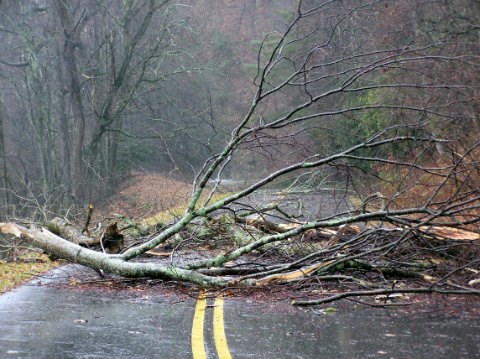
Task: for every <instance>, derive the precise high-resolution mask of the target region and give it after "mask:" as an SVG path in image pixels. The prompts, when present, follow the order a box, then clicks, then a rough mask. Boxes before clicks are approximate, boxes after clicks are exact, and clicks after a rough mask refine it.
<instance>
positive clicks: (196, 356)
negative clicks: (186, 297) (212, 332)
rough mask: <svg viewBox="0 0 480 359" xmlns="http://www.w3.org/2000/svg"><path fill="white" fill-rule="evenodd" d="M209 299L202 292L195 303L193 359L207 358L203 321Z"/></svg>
mask: <svg viewBox="0 0 480 359" xmlns="http://www.w3.org/2000/svg"><path fill="white" fill-rule="evenodd" d="M206 307H207V300H206V298H205V295H204V294H203V293H200V294H199V295H198V298H197V304H196V305H195V314H194V316H193V324H192V354H193V359H207V353H206V352H205V344H204V340H203V322H204V319H205V309H206Z"/></svg>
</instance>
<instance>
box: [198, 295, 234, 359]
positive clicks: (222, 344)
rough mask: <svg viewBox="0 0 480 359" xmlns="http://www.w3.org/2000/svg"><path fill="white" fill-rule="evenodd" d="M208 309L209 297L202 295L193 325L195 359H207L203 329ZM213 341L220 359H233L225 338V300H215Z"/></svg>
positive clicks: (220, 298)
mask: <svg viewBox="0 0 480 359" xmlns="http://www.w3.org/2000/svg"><path fill="white" fill-rule="evenodd" d="M206 309H207V297H206V296H205V294H204V293H200V294H199V295H198V298H197V304H196V305H195V314H194V316H193V325H192V354H193V359H207V353H206V351H205V340H204V337H203V329H204V322H205V311H206ZM213 339H214V341H215V348H216V350H217V354H218V359H232V356H231V355H230V351H229V350H228V345H227V338H226V337H225V325H224V322H223V298H222V297H221V296H219V297H217V298H216V299H215V303H214V307H213Z"/></svg>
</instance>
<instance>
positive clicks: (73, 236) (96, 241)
mask: <svg viewBox="0 0 480 359" xmlns="http://www.w3.org/2000/svg"><path fill="white" fill-rule="evenodd" d="M47 228H48V230H49V231H50V232H52V233H54V234H56V235H58V236H60V237H62V238H64V239H66V240H68V241H70V242H72V243H75V244H79V245H82V246H87V247H89V246H96V245H100V238H91V237H87V236H85V235H84V234H82V232H81V231H80V230H79V229H78V228H76V227H75V226H73V225H72V224H71V223H69V222H68V221H66V220H64V219H62V218H58V217H57V218H54V219H52V220H51V221H50V222H48V223H47Z"/></svg>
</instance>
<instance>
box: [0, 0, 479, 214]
mask: <svg viewBox="0 0 480 359" xmlns="http://www.w3.org/2000/svg"><path fill="white" fill-rule="evenodd" d="M303 3H304V4H303V6H304V7H305V8H308V7H311V8H313V7H315V6H320V7H321V6H323V5H322V4H326V5H327V4H330V5H331V6H329V7H328V8H327V10H326V11H324V12H322V13H319V14H318V15H315V16H311V17H310V18H309V19H308V21H307V24H306V25H305V24H303V25H298V26H297V27H296V28H295V29H293V31H291V33H290V34H289V36H297V37H298V36H302V34H303V35H304V36H305V37H304V40H305V41H302V42H298V43H297V42H295V41H292V42H291V43H290V44H289V47H288V48H287V49H286V50H285V51H286V52H285V53H286V54H289V53H290V54H292V57H291V66H293V67H295V66H297V65H296V62H298V63H299V64H300V63H302V61H304V62H303V63H304V64H308V63H309V62H308V61H310V60H311V61H312V62H313V61H317V62H321V63H322V64H323V65H322V67H318V68H316V69H315V71H316V75H315V76H317V80H315V81H314V82H312V87H311V88H307V86H306V85H305V84H303V85H301V84H299V85H298V86H295V85H293V86H290V87H289V88H288V89H282V90H281V91H279V92H278V93H277V94H278V96H275V97H274V96H272V97H271V99H269V100H268V101H264V102H263V103H262V104H261V105H260V106H258V107H257V108H256V110H255V111H256V116H257V117H256V118H257V120H256V121H258V123H259V124H260V125H261V124H262V122H267V123H268V122H269V121H272V119H274V118H276V117H278V116H282V115H283V114H285V113H288V109H289V108H291V107H295V106H298V104H299V103H301V101H302V99H303V98H305V97H308V96H315V95H314V93H321V92H322V91H327V92H328V91H329V90H330V89H332V88H335V86H337V84H338V83H341V82H342V81H344V75H345V74H348V69H349V68H357V69H358V68H360V67H361V66H362V62H364V63H365V64H367V63H368V64H369V65H368V66H370V67H371V68H369V69H368V71H369V72H370V73H369V76H363V74H362V77H361V78H360V76H359V77H357V78H354V80H352V81H355V88H354V89H350V91H343V92H342V93H338V94H335V93H332V94H331V96H322V97H321V98H320V100H318V101H315V103H314V105H313V106H311V107H309V108H307V109H305V110H304V112H303V113H301V112H299V113H300V114H302V115H304V116H309V113H313V112H315V111H317V112H318V111H321V112H322V113H323V114H327V113H330V114H331V115H328V116H323V117H322V118H321V121H319V120H318V118H315V117H312V119H311V120H307V121H304V122H303V123H302V126H301V127H298V128H295V127H293V128H292V127H289V128H288V129H287V130H285V131H284V132H282V130H281V129H280V130H278V129H277V130H278V131H277V132H276V134H275V135H274V134H273V133H269V131H268V129H267V130H266V131H264V132H263V133H262V136H261V138H259V139H258V138H257V139H255V141H252V142H251V143H250V144H249V145H248V146H247V145H245V146H243V147H241V148H240V150H239V151H237V153H235V154H236V156H235V158H233V159H232V160H231V161H230V162H229V163H228V165H227V166H225V168H224V169H223V172H222V174H223V176H224V177H225V178H231V179H236V180H247V179H252V177H257V176H258V177H260V176H264V175H267V174H268V173H269V172H272V171H275V170H276V169H278V168H282V167H284V166H288V165H289V164H290V163H295V162H296V161H298V160H299V159H301V158H304V157H308V156H309V155H312V154H314V153H315V154H318V153H320V154H322V155H324V156H329V155H331V154H333V153H336V152H339V151H343V150H345V149H347V148H349V147H351V146H352V145H354V144H356V143H359V142H362V141H365V140H366V139H368V138H370V137H371V136H373V135H375V134H377V133H379V132H381V131H382V130H384V129H390V130H391V129H392V128H394V127H395V126H402V128H403V130H402V131H403V132H401V131H399V133H400V132H401V133H409V134H414V135H415V136H423V135H425V136H427V135H428V136H429V137H431V138H438V139H443V138H445V139H446V140H445V141H438V142H436V143H435V144H434V145H433V146H432V143H429V144H428V145H425V146H418V144H415V145H412V146H410V144H409V143H408V142H400V143H392V144H390V145H388V146H383V147H382V148H381V149H375V150H373V149H368V148H367V149H364V150H362V151H363V152H362V153H361V154H362V156H364V157H369V156H381V157H382V158H386V159H392V161H393V159H395V161H397V162H402V161H405V162H409V163H422V164H428V165H431V166H436V165H446V164H449V163H454V162H455V161H456V158H457V156H458V153H463V152H465V151H466V152H467V154H468V156H472V161H476V153H477V152H478V151H477V150H476V148H475V144H476V143H477V142H478V140H479V138H480V122H479V121H480V120H479V117H478V113H479V104H480V97H479V94H478V83H479V78H478V76H479V75H478V74H479V73H480V72H479V71H478V65H479V62H478V55H479V44H480V27H479V26H480V22H479V20H480V3H479V2H478V1H475V0H454V1H441V0H417V1H412V0H396V1H372V2H364V1H358V2H355V1H353V2H352V1H342V0H339V1H333V2H332V1H314V0H309V1H304V2H303ZM352 4H355V5H356V9H355V11H350V10H349V9H350V8H351V6H352ZM297 6H298V1H296V0H275V1H272V0H256V1H254V0H241V1H228V0H198V1H193V0H185V1H182V2H172V1H168V0H165V1H161V0H139V1H135V0H123V1H117V0H28V1H1V2H0V44H1V46H2V51H1V52H0V54H1V55H0V88H1V92H0V161H1V165H0V174H1V175H0V177H1V188H0V189H1V191H0V203H1V206H0V214H1V216H2V218H11V217H17V218H18V217H33V218H34V219H37V220H38V219H39V220H46V219H48V217H49V216H50V215H53V213H62V214H71V213H74V212H75V211H71V212H70V210H72V209H74V208H75V207H77V206H78V207H84V206H85V205H86V204H87V203H90V202H94V203H95V204H97V203H102V202H104V201H106V200H107V199H108V198H109V196H111V195H113V194H115V193H116V192H117V191H118V188H119V186H120V185H121V184H122V182H123V181H125V180H126V179H128V178H129V177H130V176H131V175H132V173H135V172H138V171H146V172H152V171H156V172H162V173H165V174H168V175H169V176H172V177H175V178H179V179H182V180H185V181H187V182H189V181H192V180H193V179H194V177H195V176H196V175H197V174H198V173H199V171H200V170H201V168H202V166H203V163H204V162H205V160H206V159H208V158H209V157H210V156H212V155H213V154H215V153H217V152H218V151H220V150H221V149H222V147H223V146H224V143H225V142H226V141H227V140H228V137H229V135H230V133H231V132H232V130H233V129H234V128H235V126H236V124H237V123H238V122H239V121H240V120H241V119H242V118H243V116H244V115H245V112H246V111H248V108H249V106H250V105H251V101H252V98H253V96H254V93H255V91H256V86H258V83H257V82H256V79H258V75H259V72H258V69H259V68H260V67H261V66H262V64H263V63H265V61H267V59H268V54H269V52H271V51H273V50H274V49H275V46H276V44H277V43H278V41H279V40H280V39H281V36H280V33H283V32H284V31H285V30H286V28H287V24H288V22H289V21H290V20H291V19H292V18H293V17H294V16H295V14H296V11H297ZM362 7H365V11H362ZM312 25H315V26H314V27H316V29H315V31H316V34H317V33H318V34H321V35H315V37H314V38H309V37H308V32H309V31H312V29H311V27H312ZM322 27H324V28H325V31H322ZM323 36H324V38H321V37H323ZM287 40H288V38H287ZM315 41H319V42H320V43H322V46H318V51H315V52H309V53H308V54H307V52H305V53H303V52H302V51H304V48H306V47H305V46H309V44H313V42H315ZM260 49H261V52H260V53H259V50H260ZM395 51H397V53H395ZM387 53H388V56H387V55H385V54H387ZM294 54H295V56H294ZM362 54H365V55H362ZM379 54H383V55H385V57H384V59H383V60H382V61H379V62H375V61H376V60H375V56H376V55H379ZM396 55H398V56H399V58H401V57H402V56H403V57H405V56H408V61H406V60H405V61H403V60H401V59H400V60H399V59H398V58H396V57H395V56H396ZM302 56H303V57H302ZM305 56H309V57H310V58H308V59H307V60H305ZM415 57H417V58H418V60H415ZM299 59H301V60H302V61H300V60H299ZM412 59H413V60H412ZM452 60H455V61H452ZM389 61H390V62H389ZM372 64H373V67H372ZM375 65H377V67H375ZM289 66H290V65H288V64H279V66H276V67H275V71H272V72H271V73H270V74H269V76H270V77H269V79H268V81H269V84H270V85H271V86H272V88H275V86H276V84H277V83H279V82H280V81H281V79H282V78H284V77H285V76H288V72H289V70H290V67H289ZM329 73H331V74H336V75H335V76H334V75H328V74H329ZM320 79H321V80H322V81H319V80H320ZM347 85H348V84H347ZM309 111H310V112H309ZM305 124H306V125H305ZM420 124H421V125H420ZM392 126H393V127H392ZM405 129H407V130H405ZM470 148H471V150H469V149H470ZM469 163H471V162H469ZM411 171H412V166H410V167H408V168H402V167H400V168H398V166H393V165H392V163H389V162H388V160H386V161H381V162H380V163H379V162H374V161H359V160H358V159H357V158H355V156H352V157H351V158H348V159H346V160H345V161H344V162H342V163H341V164H335V165H332V166H331V168H330V169H328V170H326V169H322V170H321V171H318V172H315V171H313V172H309V173H304V175H302V176H300V177H299V178H297V180H298V181H299V183H308V184H310V185H312V186H319V185H320V184H324V183H325V182H326V181H328V182H330V181H333V182H342V183H344V184H346V183H348V185H349V186H351V188H354V189H356V190H357V191H358V192H360V193H364V194H365V193H368V192H369V191H371V188H373V187H375V185H376V187H375V188H376V189H375V191H376V190H379V189H381V190H382V191H383V192H385V193H387V194H389V195H392V194H395V193H398V191H399V188H400V187H399V185H398V184H399V183H401V188H403V189H404V190H405V192H407V190H406V189H409V188H412V187H411V186H412V183H410V181H412V179H411V176H410V177H408V176H407V173H411ZM465 171H466V172H458V173H459V175H460V176H461V175H462V173H463V175H465V176H467V174H468V181H463V180H462V179H461V178H459V181H463V182H464V183H466V185H467V186H469V188H472V189H473V188H478V178H479V176H478V166H473V169H472V168H466V169H465ZM475 172H477V173H475ZM414 180H415V181H417V180H419V178H418V177H415V178H414ZM421 180H423V184H424V185H428V184H432V183H431V181H432V179H431V178H429V177H428V175H426V176H424V177H423V178H422V179H421ZM380 181H383V182H382V183H381V185H380V187H378V186H379V183H380ZM463 182H462V183H463ZM424 189H425V187H422V189H421V190H418V189H417V190H416V192H415V191H413V192H412V193H410V194H409V195H408V196H407V195H405V196H403V197H402V198H397V200H398V201H399V202H401V201H407V202H411V201H413V200H414V199H415V198H416V197H417V196H419V195H421V194H422V193H423V190H424ZM389 191H390V192H391V193H389ZM419 191H420V192H419ZM39 209H41V210H39ZM35 217H36V218H35Z"/></svg>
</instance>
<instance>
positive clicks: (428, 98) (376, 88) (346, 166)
mask: <svg viewBox="0 0 480 359" xmlns="http://www.w3.org/2000/svg"><path fill="white" fill-rule="evenodd" d="M427 3H428V7H425V8H424V9H428V12H427V11H426V10H425V11H424V12H422V13H421V15H422V16H424V18H425V19H428V18H429V17H431V16H437V13H436V10H438V11H442V4H441V2H436V1H428V2H425V3H423V2H422V5H427ZM416 6H418V2H417V1H402V2H391V1H374V2H369V1H360V2H359V1H345V0H344V1H300V2H299V5H298V8H297V9H296V12H295V14H294V16H293V18H292V21H291V22H290V24H289V25H288V26H287V27H286V28H285V31H284V32H283V33H282V34H277V33H274V34H271V35H269V36H268V37H267V38H266V39H265V41H264V42H263V44H262V46H261V48H260V51H259V53H258V64H257V65H258V66H257V74H256V76H255V79H254V86H255V95H254V97H253V99H252V101H251V106H250V108H249V109H248V111H247V112H246V113H245V115H244V116H243V117H242V118H239V120H238V123H237V125H236V126H235V127H234V128H232V130H231V133H230V136H229V138H228V140H227V141H226V143H225V146H224V148H223V149H222V150H221V151H220V152H218V153H217V154H216V155H214V156H212V157H211V158H209V159H208V160H207V161H206V162H205V164H204V166H203V168H202V169H201V170H200V171H199V172H198V173H197V175H196V178H195V181H194V183H193V191H192V196H191V199H190V202H189V204H188V206H187V208H186V209H185V211H184V213H183V215H182V216H181V217H180V218H178V220H176V221H175V222H172V223H169V224H167V225H166V226H164V227H163V228H162V229H161V230H160V231H159V232H157V233H155V234H153V235H152V236H151V237H149V238H147V239H146V240H145V241H143V243H140V244H137V245H135V246H133V247H131V248H128V249H126V250H125V251H124V252H123V253H121V254H106V253H100V252H95V251H93V250H90V249H87V248H82V247H80V246H79V245H76V244H73V243H71V242H69V241H66V240H63V239H62V238H60V237H58V236H56V235H54V234H52V233H50V232H48V231H46V230H38V229H25V228H18V227H16V228H14V229H12V228H11V227H10V226H9V225H4V226H3V227H2V228H3V229H2V230H3V231H4V232H8V231H10V232H12V233H14V234H16V235H20V236H22V237H23V238H25V239H26V240H28V241H30V242H31V243H33V244H35V245H37V246H39V247H41V248H43V249H45V250H47V251H48V252H50V253H52V254H55V255H57V256H60V257H62V258H66V259H68V260H71V261H74V262H77V263H81V264H84V265H87V266H90V267H93V268H97V269H103V270H105V271H109V272H112V273H117V274H120V275H123V276H128V277H156V278H158V277H160V278H172V279H176V280H184V281H190V282H193V283H196V284H199V285H202V286H208V285H214V286H228V285H239V284H240V285H252V284H266V283H267V284H268V283H271V282H273V281H277V282H278V281H280V282H282V281H298V280H305V279H306V278H313V277H315V276H316V278H324V279H336V280H338V279H341V280H349V281H353V282H358V283H360V284H361V285H370V284H366V283H367V282H366V281H365V280H364V279H361V278H357V277H355V276H351V275H346V274H335V272H338V271H340V272H341V271H344V270H345V269H347V268H349V269H351V270H355V269H356V270H361V271H371V272H381V273H382V274H383V275H385V276H387V275H392V276H400V277H402V276H413V277H415V278H418V279H419V280H421V281H423V283H426V284H424V285H423V286H422V288H423V289H418V288H403V289H402V291H412V292H414V291H423V292H427V291H430V292H433V291H439V292H452V291H457V292H458V290H459V288H460V289H461V291H460V292H461V293H475V294H478V291H476V290H475V289H470V288H467V286H468V284H465V283H456V282H455V281H452V280H451V279H452V278H453V277H454V274H455V273H458V272H459V271H460V270H462V269H464V268H466V267H469V268H472V269H474V270H477V269H475V268H478V265H479V261H478V260H477V259H472V258H471V257H468V256H467V257H465V258H463V259H462V261H460V262H461V264H460V265H459V266H458V267H453V268H452V267H450V264H449V265H445V267H444V268H443V271H439V272H438V273H440V275H439V276H430V278H429V277H428V276H427V274H426V273H427V272H428V271H429V270H431V269H432V265H433V264H431V263H425V262H424V261H422V259H423V258H424V257H425V256H427V257H428V256H436V255H440V256H444V257H451V256H452V254H451V253H450V252H449V248H450V247H451V246H457V247H458V248H462V246H469V247H468V248H471V249H472V248H475V247H474V244H469V243H472V242H471V241H472V240H478V237H479V236H478V234H476V233H474V232H471V231H467V230H468V229H470V230H472V229H478V227H475V226H476V224H477V222H478V218H479V217H478V211H479V209H480V207H479V204H480V202H479V200H480V196H479V193H478V189H477V188H478V180H479V178H478V161H477V160H476V158H477V157H476V156H477V154H478V150H479V149H478V145H479V143H478V139H468V138H467V137H466V136H463V135H462V136H457V137H458V138H450V137H449V135H450V134H451V131H450V130H449V128H452V126H457V125H458V124H463V122H464V121H467V122H468V123H470V124H471V123H473V122H475V121H477V120H478V119H477V118H476V117H474V116H473V117H472V113H474V112H472V111H471V110H466V108H468V107H469V104H471V103H472V101H474V99H475V98H476V97H475V93H476V91H477V88H476V87H475V85H473V84H471V83H469V82H466V81H465V80H466V77H465V76H464V75H462V74H465V73H477V71H476V70H477V67H478V56H479V51H478V50H479V49H478V42H469V41H468V38H467V37H466V38H463V37H461V35H460V34H459V33H458V32H456V33H455V35H453V34H452V32H450V31H447V29H445V30H446V33H445V34H443V35H442V36H440V37H439V38H434V39H432V38H431V37H429V36H427V35H428V33H427V31H426V30H424V29H421V28H418V29H417V30H411V29H410V28H408V29H404V30H398V29H399V27H401V26H402V24H392V23H389V22H388V19H389V16H393V15H395V11H411V10H412V8H413V7H416ZM392 7H394V8H396V9H397V10H395V11H394V12H393V13H392ZM417 9H418V8H417ZM464 26H465V27H466V28H468V26H469V25H468V24H464ZM459 36H460V38H459ZM454 38H455V41H453V40H454ZM273 40H274V41H273ZM272 41H273V46H272V45H271V44H272ZM461 41H464V45H465V46H458V43H459V42H461ZM267 45H268V46H272V47H271V49H269V50H268V51H267ZM440 69H448V76H446V75H444V74H443V73H441V74H439V73H438V72H439V71H440ZM114 87H115V86H114ZM115 88H116V87H115ZM118 88H121V86H118ZM111 98H112V97H107V102H106V107H105V106H104V107H103V108H104V109H107V110H108V109H111V108H113V107H111V105H108V104H109V103H110V99H111ZM112 101H113V100H112ZM109 111H110V110H109ZM108 113H110V112H108ZM108 118H110V117H108ZM106 120H107V119H105V121H106ZM335 137H338V138H337V139H335ZM93 138H95V137H93ZM458 139H460V143H459V142H458ZM248 156H262V157H264V158H266V159H268V162H269V163H270V164H269V165H268V169H269V171H268V173H266V174H265V175H264V174H263V173H262V171H257V173H255V174H253V175H252V174H251V173H249V174H248V178H247V179H248V180H249V181H248V182H245V183H246V185H245V186H244V187H243V188H241V189H240V190H238V191H236V192H234V193H229V194H227V195H226V196H224V197H223V198H222V199H220V200H218V199H216V198H218V197H216V196H215V194H216V193H217V191H218V190H219V189H220V188H221V185H222V182H223V181H224V178H225V177H224V173H226V172H227V170H229V167H230V166H233V164H235V166H236V167H235V170H236V171H237V173H238V176H240V174H242V173H245V172H247V171H241V170H238V166H241V165H242V164H244V162H242V161H237V162H235V161H236V159H237V158H240V159H244V158H248ZM264 163H267V161H265V162H264ZM230 173H235V171H230ZM327 177H328V178H332V179H334V180H335V182H336V185H335V190H336V191H337V192H340V193H342V195H344V196H345V197H346V199H347V200H348V201H349V202H351V203H352V204H353V206H352V207H353V208H350V209H348V210H343V211H339V212H338V211H337V213H328V214H325V215H321V214H320V215H318V216H317V217H316V218H310V219H308V220H299V219H295V217H294V216H293V214H292V213H286V211H285V210H282V209H281V208H279V206H271V205H270V206H265V205H262V206H256V205H255V204H254V203H253V202H252V200H251V196H252V195H254V194H256V193H258V192H259V191H260V190H262V189H265V188H281V187H282V186H283V187H285V183H290V184H292V183H293V185H295V186H297V185H299V184H304V183H314V180H315V179H320V180H322V178H327ZM309 181H310V182H309ZM365 182H368V185H365ZM293 185H292V186H293ZM341 186H343V189H342V190H341V191H339V190H340V187H341ZM349 189H354V190H356V194H350V192H349ZM372 189H373V190H374V191H375V190H376V191H378V192H379V193H376V194H372V193H371V192H366V191H372ZM355 199H357V200H358V202H357V204H356V205H355V203H354V202H355V201H354V200H355ZM372 201H377V205H372ZM280 207H281V205H280ZM273 211H276V212H275V215H274V216H273ZM252 214H256V217H253V218H252V216H251V215H252ZM267 214H269V216H267ZM219 216H224V217H223V219H219ZM225 216H226V217H227V218H228V220H226V219H225ZM272 218H277V219H276V220H272ZM222 224H223V227H222V230H223V232H222V233H230V235H231V236H232V237H236V238H238V237H241V238H242V241H241V242H240V244H238V245H237V246H236V247H234V248H228V249H226V250H225V251H224V252H222V253H221V254H218V255H215V256H213V257H211V258H206V259H203V260H197V261H194V262H191V263H182V264H172V263H169V264H161V263H160V264H159V263H156V262H154V261H153V262H147V263H146V262H144V261H142V262H135V261H134V259H135V258H136V257H138V256H140V255H142V254H144V253H146V252H148V251H150V250H153V249H154V248H155V247H157V246H159V245H161V244H164V243H165V242H167V241H169V240H172V238H174V236H175V235H177V234H179V233H181V232H185V231H190V232H192V225H196V226H199V225H209V226H214V225H219V226H222ZM354 224H357V225H354ZM195 233H198V231H197V232H195V230H193V235H195ZM232 233H233V234H232ZM307 237H310V238H313V239H311V242H307V248H310V250H309V251H308V253H306V254H305V253H304V252H302V253H299V254H297V255H296V256H294V258H293V259H292V258H289V259H288V260H285V261H283V262H282V263H273V264H271V263H270V264H262V265H258V266H255V265H253V266H250V267H248V268H245V267H244V266H242V263H241V262H238V261H239V259H240V258H241V257H242V256H244V255H247V254H251V253H254V252H255V251H262V250H268V249H272V248H277V249H279V248H288V247H289V246H292V245H296V244H298V243H299V242H301V241H302V240H306V238H307ZM325 238H327V239H329V241H325V240H324V239H325ZM292 239H293V240H292ZM442 241H443V242H442ZM308 243H310V244H308ZM438 243H440V244H438ZM442 243H447V244H446V245H444V244H442ZM462 253H464V252H462ZM464 254H465V253H464ZM456 259H458V257H456ZM235 261H237V262H235ZM231 262H234V263H236V264H237V267H236V269H235V268H227V267H225V265H226V264H227V263H231ZM449 263H450V262H449ZM424 269H425V270H424ZM247 272H248V274H247V275H246V274H245V273H247ZM429 281H430V282H429ZM382 290H383V291H384V292H385V293H387V294H388V293H391V292H392V288H391V287H390V289H389V290H386V289H385V288H383V289H382ZM373 292H374V293H379V292H378V291H373ZM384 292H382V293H384ZM355 293H357V292H355ZM357 295H358V294H357Z"/></svg>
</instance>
